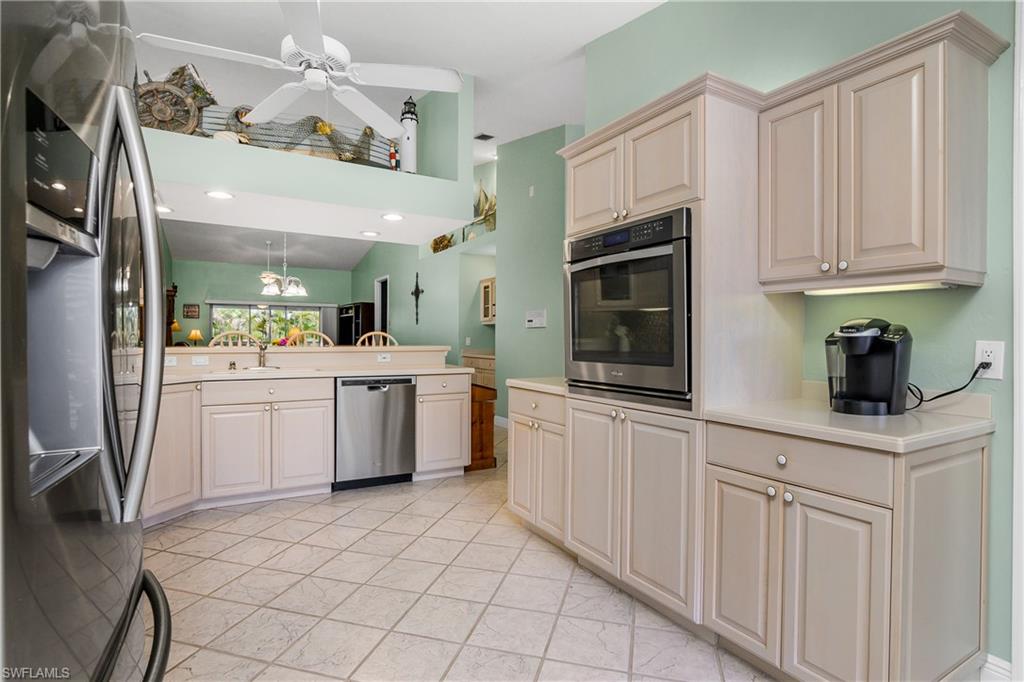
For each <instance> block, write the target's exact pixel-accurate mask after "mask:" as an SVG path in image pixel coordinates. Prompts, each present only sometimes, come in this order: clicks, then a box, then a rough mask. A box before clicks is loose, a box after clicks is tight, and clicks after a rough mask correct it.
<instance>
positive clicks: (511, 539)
mask: <svg viewBox="0 0 1024 682" xmlns="http://www.w3.org/2000/svg"><path fill="white" fill-rule="evenodd" d="M529 539H530V531H528V530H526V529H525V528H520V527H518V526H501V525H497V524H487V525H486V526H484V527H483V528H481V529H480V532H479V533H477V534H476V537H475V538H473V542H479V543H481V544H484V545H500V546H502V547H515V548H517V549H518V548H519V547H522V546H523V545H525V544H526V541H527V540H529Z"/></svg>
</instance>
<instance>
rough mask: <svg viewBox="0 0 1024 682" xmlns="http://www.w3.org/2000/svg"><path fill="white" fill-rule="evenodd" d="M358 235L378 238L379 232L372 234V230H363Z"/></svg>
mask: <svg viewBox="0 0 1024 682" xmlns="http://www.w3.org/2000/svg"><path fill="white" fill-rule="evenodd" d="M359 234H361V235H363V236H364V237H379V236H380V232H374V231H373V230H363V231H362V232H360V233H359Z"/></svg>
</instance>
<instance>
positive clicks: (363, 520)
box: [334, 509, 394, 530]
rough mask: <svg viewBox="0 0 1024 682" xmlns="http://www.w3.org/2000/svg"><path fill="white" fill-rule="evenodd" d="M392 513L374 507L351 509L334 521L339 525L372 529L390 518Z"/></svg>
mask: <svg viewBox="0 0 1024 682" xmlns="http://www.w3.org/2000/svg"><path fill="white" fill-rule="evenodd" d="M392 516H394V514H392V513H391V512H386V511H377V510H375V509H353V510H352V511H350V512H349V513H347V514H345V515H344V516H342V517H341V518H339V519H338V520H337V521H335V522H334V523H336V524H338V525H339V526H353V527H355V528H366V529H367V530H372V529H374V528H376V527H377V526H379V525H380V524H382V523H384V522H385V521H387V520H388V519H390V518H391V517H392Z"/></svg>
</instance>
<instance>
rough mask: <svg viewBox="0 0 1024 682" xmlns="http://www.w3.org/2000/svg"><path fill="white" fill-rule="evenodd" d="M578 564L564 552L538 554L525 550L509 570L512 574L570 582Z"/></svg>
mask: <svg viewBox="0 0 1024 682" xmlns="http://www.w3.org/2000/svg"><path fill="white" fill-rule="evenodd" d="M575 565H576V562H575V561H573V559H571V558H570V557H569V555H568V554H563V553H562V552H558V553H555V552H538V551H534V550H529V549H524V550H523V551H522V553H520V554H519V558H518V559H516V562H515V563H514V564H512V568H510V569H509V571H510V572H511V573H516V574H519V575H532V576H533V577H535V578H551V579H552V580H568V579H569V577H570V576H571V575H572V569H573V567H574V566H575Z"/></svg>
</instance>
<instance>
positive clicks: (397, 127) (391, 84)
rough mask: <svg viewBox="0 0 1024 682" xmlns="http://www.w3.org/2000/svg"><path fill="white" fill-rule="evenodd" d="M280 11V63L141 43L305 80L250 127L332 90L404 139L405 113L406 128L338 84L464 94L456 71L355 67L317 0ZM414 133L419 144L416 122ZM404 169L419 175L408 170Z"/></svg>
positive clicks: (267, 101)
mask: <svg viewBox="0 0 1024 682" xmlns="http://www.w3.org/2000/svg"><path fill="white" fill-rule="evenodd" d="M279 6H280V8H281V13H282V14H283V15H284V22H285V26H286V28H287V30H288V32H289V33H288V35H286V36H285V37H284V38H283V39H282V40H281V58H280V59H273V58H270V57H263V56H261V55H254V54H248V53H246V52H238V51H236V50H229V49H226V48H222V47H216V46H213V45H203V44H201V43H194V42H191V41H188V40H179V39H177V38H170V37H168V36H160V35H155V34H152V33H142V34H140V35H139V39H140V40H142V41H144V42H146V43H149V44H151V45H155V46H157V47H162V48H166V49H169V50H178V51H180V52H187V53H189V54H193V55H201V56H207V57H216V58H220V59H227V60H230V61H235V62H241V63H243V64H252V65H256V66H262V67H264V68H268V69H281V70H284V71H290V72H292V73H295V74H297V75H299V76H301V80H300V81H298V82H292V83H285V84H284V85H282V86H281V87H279V88H278V89H277V90H275V91H274V92H272V93H270V95H268V96H267V97H266V98H264V99H263V101H261V102H260V103H259V104H257V105H256V106H255V107H253V109H252V111H250V112H249V113H248V114H246V115H245V117H244V119H243V120H244V121H246V122H250V123H265V122H267V121H270V120H272V119H273V118H275V117H276V116H278V115H280V114H281V113H282V112H283V111H285V110H286V109H287V108H288V107H289V106H291V105H292V104H293V103H295V102H296V101H298V100H299V98H301V97H302V96H303V95H304V94H306V93H307V92H324V91H326V90H330V91H331V94H332V95H333V97H334V99H335V100H337V101H338V102H339V103H340V104H341V105H342V106H343V107H345V108H346V109H348V110H349V111H350V112H352V113H353V114H355V115H356V116H357V117H359V118H360V119H362V120H363V121H365V122H366V124H367V125H369V126H370V127H371V128H373V129H374V130H376V131H377V132H379V133H381V134H382V135H384V136H385V137H387V138H389V139H392V140H402V139H403V138H404V137H405V135H406V133H407V132H408V123H407V119H406V117H405V115H404V112H403V123H406V125H402V124H400V123H399V122H398V121H396V120H395V119H394V118H393V117H392V116H390V115H389V114H388V113H387V112H386V111H384V110H383V109H381V108H380V107H379V106H377V105H376V104H374V102H373V101H372V100H370V98H369V97H367V96H366V95H364V94H363V93H362V92H360V91H359V90H357V89H356V88H354V87H352V85H347V84H339V83H338V82H337V81H348V82H349V83H351V84H354V85H373V86H381V87H388V88H404V89H407V90H432V91H436V92H459V91H460V90H461V89H462V76H461V75H460V74H459V72H458V71H455V70H453V69H443V68H437V67H432V66H411V65H402V64H372V63H360V62H353V61H352V55H351V53H350V52H349V50H348V48H346V47H345V46H344V45H343V44H342V43H341V42H339V41H337V40H335V39H334V38H331V37H330V36H325V35H324V34H323V31H322V30H321V24H320V7H319V3H318V2H316V0H302V1H295V2H293V1H288V0H282V2H280V3H279ZM412 129H413V139H415V122H414V121H413V126H412ZM413 164H415V159H413ZM405 170H411V171H413V172H415V171H414V169H412V168H409V167H408V166H407V167H406V169H405Z"/></svg>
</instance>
